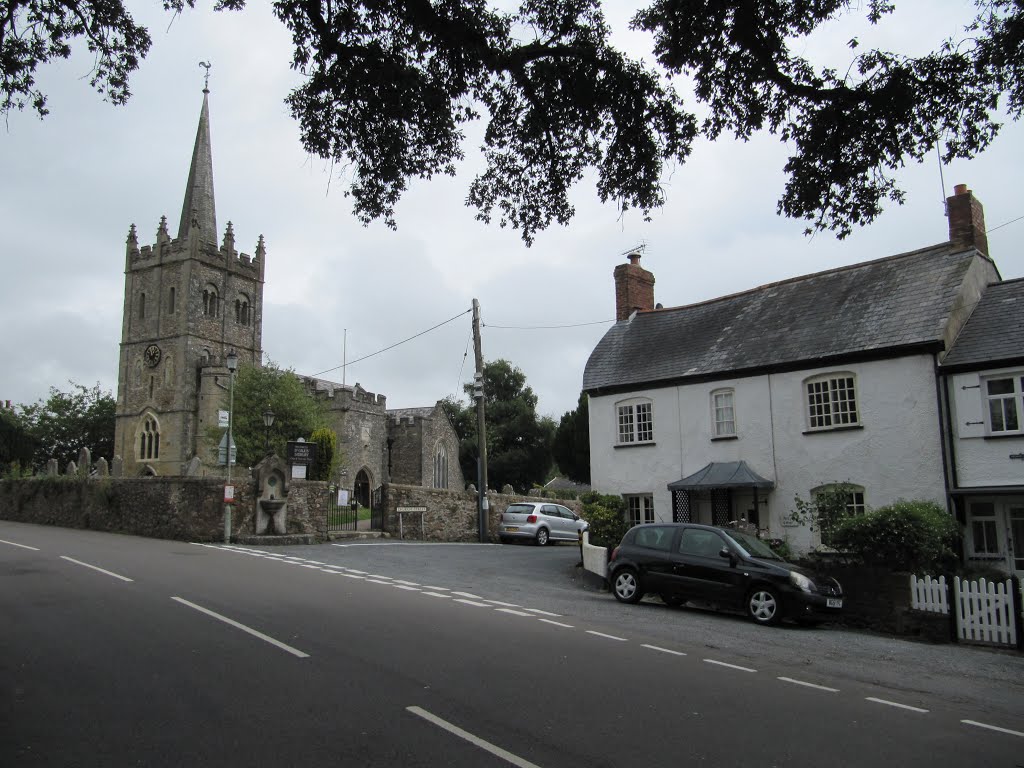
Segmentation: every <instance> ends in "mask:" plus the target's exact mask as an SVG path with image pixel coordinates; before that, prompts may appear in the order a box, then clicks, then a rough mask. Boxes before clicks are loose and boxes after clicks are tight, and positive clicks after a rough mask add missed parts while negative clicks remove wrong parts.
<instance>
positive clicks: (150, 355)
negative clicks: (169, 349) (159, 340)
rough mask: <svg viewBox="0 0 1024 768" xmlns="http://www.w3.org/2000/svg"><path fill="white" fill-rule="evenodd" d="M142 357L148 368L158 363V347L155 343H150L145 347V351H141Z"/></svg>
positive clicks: (154, 366)
mask: <svg viewBox="0 0 1024 768" xmlns="http://www.w3.org/2000/svg"><path fill="white" fill-rule="evenodd" d="M142 357H143V359H145V361H146V365H148V366H149V367H150V368H156V367H157V366H158V365H159V364H160V347H158V346H157V345H156V344H150V345H149V346H148V347H146V351H145V352H143V353H142Z"/></svg>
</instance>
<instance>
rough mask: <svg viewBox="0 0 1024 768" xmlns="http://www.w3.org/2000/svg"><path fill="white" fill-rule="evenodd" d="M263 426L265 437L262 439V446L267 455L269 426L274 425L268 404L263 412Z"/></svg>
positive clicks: (268, 449) (268, 450) (268, 452)
mask: <svg viewBox="0 0 1024 768" xmlns="http://www.w3.org/2000/svg"><path fill="white" fill-rule="evenodd" d="M263 426H264V427H266V439H265V440H264V441H263V448H264V450H265V451H266V454H267V456H269V455H270V428H271V427H272V426H274V412H273V411H272V410H270V406H269V405H268V406H267V410H265V411H264V412H263Z"/></svg>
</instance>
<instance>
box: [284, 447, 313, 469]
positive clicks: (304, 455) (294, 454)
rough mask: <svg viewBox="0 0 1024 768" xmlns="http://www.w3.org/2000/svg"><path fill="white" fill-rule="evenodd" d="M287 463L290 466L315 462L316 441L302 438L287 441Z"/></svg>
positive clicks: (308, 464)
mask: <svg viewBox="0 0 1024 768" xmlns="http://www.w3.org/2000/svg"><path fill="white" fill-rule="evenodd" d="M288 463H289V464H291V465H292V466H295V465H300V466H303V467H310V466H312V465H313V464H315V463H316V443H307V442H305V441H302V440H289V441H288Z"/></svg>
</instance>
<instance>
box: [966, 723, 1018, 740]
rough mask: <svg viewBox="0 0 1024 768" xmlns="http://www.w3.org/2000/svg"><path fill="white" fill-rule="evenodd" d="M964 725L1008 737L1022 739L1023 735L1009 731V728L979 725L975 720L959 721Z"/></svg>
mask: <svg viewBox="0 0 1024 768" xmlns="http://www.w3.org/2000/svg"><path fill="white" fill-rule="evenodd" d="M960 722H961V723H963V724H964V725H973V726H975V727H977V728H987V729H988V730H990V731H999V733H1008V734H1009V735H1010V736H1020V737H1021V738H1024V733H1021V732H1020V731H1011V730H1010V729H1009V728H1000V727H999V726H998V725H988V724H987V723H979V722H978V721H977V720H961V721H960Z"/></svg>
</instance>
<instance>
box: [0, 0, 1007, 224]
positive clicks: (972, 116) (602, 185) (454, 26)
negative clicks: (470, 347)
mask: <svg viewBox="0 0 1024 768" xmlns="http://www.w3.org/2000/svg"><path fill="white" fill-rule="evenodd" d="M163 3H164V7H165V8H166V9H168V10H169V11H172V12H176V13H177V12H181V11H182V10H184V8H185V6H189V7H191V6H192V5H193V4H194V0H163ZM243 5H244V0H219V2H217V3H216V5H215V7H216V8H217V9H218V10H221V9H238V8H241V7H242V6H243ZM504 5H505V4H504V3H499V2H497V0H402V1H401V2H386V3H385V2H379V0H342V1H341V2H332V3H323V2H308V1H307V0H277V2H275V3H274V13H275V14H276V15H277V17H278V18H279V19H280V21H281V22H282V23H283V24H284V25H285V26H286V27H287V28H288V30H289V31H290V32H291V35H292V43H293V46H294V52H293V67H294V68H296V69H298V70H299V71H300V72H301V73H302V74H303V75H304V78H305V79H304V81H303V82H302V84H300V85H299V86H298V87H297V88H295V89H294V90H293V91H292V92H291V93H290V94H289V95H288V97H287V99H286V102H287V104H288V107H289V109H290V110H291V113H292V115H293V117H294V118H295V119H296V120H297V121H298V123H299V132H300V139H301V142H302V145H303V147H304V148H305V149H306V150H307V151H308V152H309V153H311V154H313V155H316V156H317V157H320V158H324V159H326V160H328V161H331V162H334V163H337V164H338V165H339V166H341V167H342V168H343V169H345V172H346V173H347V174H349V176H350V184H349V186H348V191H347V194H348V195H349V196H351V198H352V201H353V212H354V214H355V215H356V216H357V217H358V218H359V219H360V220H361V221H363V222H369V221H372V220H375V219H379V218H382V219H384V221H385V222H386V223H387V224H388V225H389V226H392V227H394V226H395V220H394V212H395V206H396V204H397V202H398V200H399V199H400V197H401V195H402V194H403V192H404V191H405V189H406V186H407V184H408V181H409V180H410V179H414V178H424V179H429V178H431V177H433V176H435V175H438V174H444V175H453V174H454V173H455V170H456V163H458V162H459V161H460V160H461V159H463V155H464V148H463V145H464V144H465V141H466V133H465V129H466V127H467V126H468V125H469V124H470V123H473V122H475V121H478V120H480V121H483V122H484V124H485V131H484V134H483V146H482V151H483V156H484V160H485V162H486V166H485V168H484V170H483V171H482V172H481V173H480V174H479V175H478V176H477V177H476V178H475V179H474V180H473V182H472V183H471V185H470V189H469V193H468V196H467V201H468V203H469V204H471V205H473V206H474V207H476V209H477V211H478V213H477V216H478V218H480V219H482V220H484V221H491V220H492V217H495V216H497V218H498V221H499V223H500V224H501V225H502V226H506V225H509V226H512V227H514V228H516V229H517V230H519V231H520V232H521V234H522V237H523V238H524V240H526V242H527V243H530V242H532V240H533V238H534V236H535V235H536V234H537V232H539V231H541V230H543V229H544V228H546V227H547V226H548V225H550V224H551V223H552V222H553V221H556V222H559V223H562V224H565V223H567V222H568V221H569V219H570V218H571V217H572V216H573V213H574V210H573V206H572V204H571V203H570V201H569V190H570V189H571V188H572V186H573V185H574V184H576V183H577V182H578V181H580V180H581V179H582V178H583V176H584V174H585V173H586V172H587V171H588V170H590V169H593V170H594V171H595V172H596V186H597V193H598V195H599V197H600V198H601V200H603V201H607V200H611V201H614V202H616V203H617V204H618V205H619V206H620V208H621V209H622V210H626V209H628V208H638V209H640V210H641V211H643V212H644V213H645V214H646V213H648V212H649V211H650V210H652V209H653V208H656V207H658V206H660V205H661V204H662V203H663V202H664V193H663V189H662V178H663V169H664V168H665V166H666V165H673V164H676V163H683V162H685V160H686V158H687V157H688V155H689V154H690V151H691V149H692V147H693V145H694V142H695V141H696V140H697V139H698V138H706V139H710V140H715V139H718V138H719V137H720V136H721V135H722V134H724V133H731V134H733V135H734V136H735V137H737V138H739V139H743V140H745V139H748V138H750V137H751V136H752V135H753V134H754V133H756V132H759V131H768V132H770V133H772V134H774V135H776V136H778V137H779V138H780V140H782V141H784V142H786V143H787V145H788V146H791V147H792V148H793V154H792V155H791V156H790V158H789V160H788V162H787V164H786V166H785V171H786V173H787V174H788V178H787V181H786V183H785V188H784V190H783V193H782V196H781V198H780V200H779V203H778V210H779V212H780V213H783V214H785V215H786V216H790V217H794V218H799V219H805V220H807V221H808V222H809V226H808V231H809V232H810V231H815V230H833V231H835V232H836V233H837V235H838V236H839V237H844V236H845V235H847V234H849V233H850V232H851V230H852V228H853V227H855V226H858V225H863V224H867V223H869V222H871V221H872V220H873V219H874V218H875V217H877V216H878V215H879V214H880V213H881V211H882V208H883V205H884V204H885V203H886V201H896V202H901V201H902V200H903V196H904V193H903V191H902V190H901V189H900V188H899V187H898V185H897V183H896V180H895V178H894V174H895V172H896V170H897V169H899V168H900V167H902V166H903V164H904V163H905V162H906V161H907V160H911V159H913V160H918V161H920V160H921V159H922V158H924V157H925V156H926V155H927V154H929V153H931V152H933V151H935V149H936V148H938V149H939V150H940V152H941V154H942V156H943V159H944V160H945V161H947V162H948V161H950V160H952V159H954V158H969V157H972V156H974V155H975V154H977V153H979V152H981V151H983V150H984V149H985V148H986V147H987V146H988V145H989V144H990V143H991V141H992V139H993V138H994V137H995V135H996V133H997V132H998V130H999V124H998V122H997V119H998V114H999V109H1000V108H1001V105H1000V101H1001V100H1003V101H1004V104H1003V105H1002V106H1003V107H1005V109H1006V111H1007V112H1008V114H1009V115H1010V116H1011V117H1012V118H1013V119H1018V118H1019V117H1020V114H1021V110H1022V108H1024V4H1022V3H1021V2H1020V0H974V5H975V11H976V14H975V16H974V19H973V21H969V20H967V19H965V22H968V23H967V24H966V25H965V28H964V30H963V33H962V35H961V36H960V37H957V38H950V39H948V40H946V41H944V42H942V43H941V44H940V45H939V46H938V48H937V49H936V50H934V51H931V52H929V53H927V54H924V55H922V56H918V57H912V56H909V55H906V54H904V53H901V52H899V51H887V50H880V49H867V50H861V49H860V45H859V41H858V40H857V39H856V38H854V39H851V40H850V41H849V43H848V47H849V54H848V66H845V67H838V68H833V67H830V66H822V65H819V64H817V63H815V62H813V61H811V60H810V59H808V58H807V57H806V56H804V55H803V54H802V52H803V51H804V50H805V49H806V48H807V47H808V38H810V37H811V36H812V35H814V34H815V33H816V32H819V31H820V30H821V29H823V28H826V27H830V26H832V25H834V24H835V23H836V22H838V21H840V20H841V19H842V18H843V17H845V16H848V15H852V14H855V13H859V12H861V11H864V12H866V17H867V20H868V21H869V22H870V23H871V24H875V25H878V24H882V23H884V22H886V21H891V19H888V18H887V17H888V16H889V15H890V14H891V12H892V11H893V10H894V8H895V0H868V2H867V3H866V4H862V3H859V2H853V0H827V1H826V2H817V3H806V2H803V1H802V0H757V2H755V1H754V0H650V3H649V4H648V5H647V6H646V7H645V8H643V9H641V10H640V11H639V12H638V13H637V14H636V16H635V17H634V19H633V21H632V27H633V29H634V30H635V31H638V32H646V33H648V34H649V35H650V38H651V42H652V47H653V52H654V54H655V56H656V61H657V64H656V66H649V65H646V64H644V63H642V62H641V60H640V59H639V58H636V57H631V56H629V55H627V54H625V53H624V52H622V51H620V50H618V49H617V48H615V47H614V46H613V45H612V43H611V30H610V28H609V26H608V24H607V23H606V21H605V18H604V15H603V13H602V6H601V3H600V2H599V0H521V2H520V5H519V7H518V9H517V10H515V11H511V12H510V11H506V10H504V9H502V8H500V7H499V6H504ZM0 9H2V10H3V11H5V13H4V14H3V18H2V19H0V89H2V93H0V114H2V113H6V112H7V111H9V110H10V109H12V108H16V109H22V108H24V107H26V106H28V105H31V107H32V108H33V109H35V110H36V111H37V112H38V113H39V115H40V116H42V115H44V114H46V107H45V104H46V97H45V94H43V93H42V92H41V91H40V90H39V89H38V87H37V86H36V83H35V73H36V70H37V68H38V67H39V66H40V65H42V64H45V63H47V62H49V61H51V60H53V59H59V58H67V57H68V56H69V55H70V51H71V45H72V43H73V42H74V41H75V40H76V39H81V40H83V41H84V42H85V44H86V45H87V47H88V48H89V50H90V51H91V52H92V53H93V55H94V58H95V62H96V63H95V65H94V70H93V72H92V77H91V82H92V85H93V86H94V87H95V88H96V89H97V90H98V91H99V92H100V93H101V94H102V95H104V96H105V97H106V98H108V99H109V100H110V101H112V102H114V103H121V102H123V101H125V100H126V99H127V98H128V96H129V89H128V77H129V75H130V73H131V72H132V71H133V70H134V69H136V68H137V67H138V65H139V62H140V60H141V59H142V58H143V57H144V56H145V55H146V53H147V51H148V50H149V47H150V37H149V33H148V32H147V31H146V30H145V29H144V28H142V27H140V26H138V25H136V24H135V22H134V21H133V20H132V18H131V16H130V15H129V14H128V13H127V11H126V10H125V8H124V5H123V1H122V0H65V2H61V3H50V2H44V0H0ZM678 75H683V76H685V77H688V78H690V80H691V81H692V83H693V86H694V97H695V99H696V101H697V104H692V105H691V104H685V103H684V101H683V99H682V98H681V97H680V96H679V95H678V94H677V93H676V92H675V90H673V87H672V81H673V78H674V77H676V76H678ZM698 110H699V111H701V112H702V113H706V114H707V117H706V118H704V119H703V120H699V119H698V117H697V114H696V113H697V111H698Z"/></svg>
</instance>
